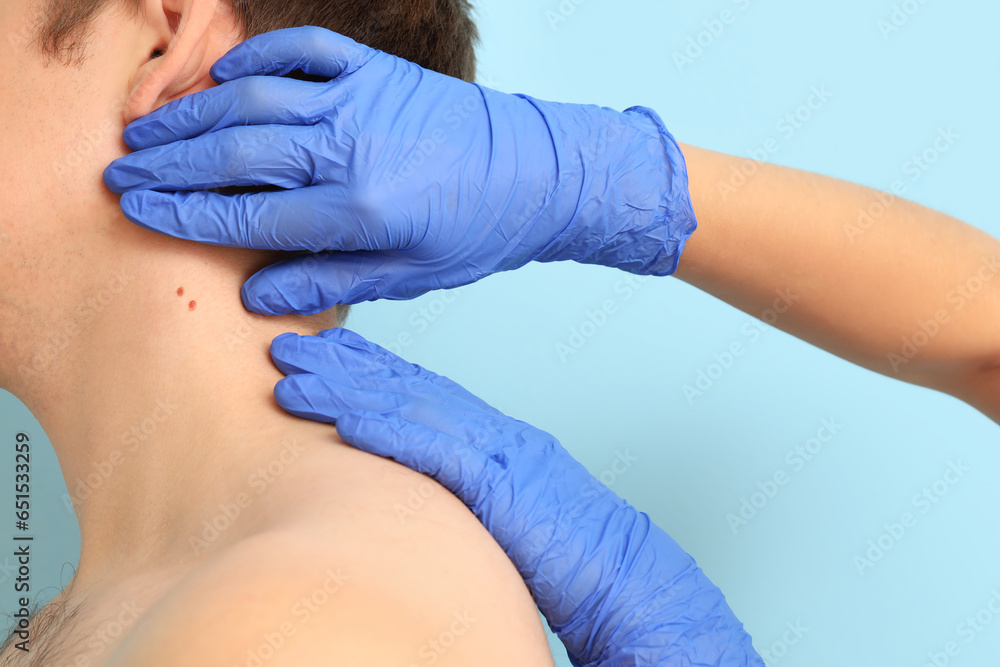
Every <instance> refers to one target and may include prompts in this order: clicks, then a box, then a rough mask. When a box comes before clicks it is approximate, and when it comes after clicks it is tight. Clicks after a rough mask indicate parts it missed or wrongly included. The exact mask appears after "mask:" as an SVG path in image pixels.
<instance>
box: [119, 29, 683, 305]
mask: <svg viewBox="0 0 1000 667" xmlns="http://www.w3.org/2000/svg"><path fill="white" fill-rule="evenodd" d="M296 70H302V71H304V72H306V73H308V74H310V75H313V76H314V77H326V78H330V79H331V80H330V81H329V82H316V81H304V80H298V79H292V78H285V77H281V76H255V75H269V74H279V75H283V74H288V73H289V72H293V71H296ZM211 74H212V77H213V78H214V79H215V80H216V81H219V82H224V83H222V85H220V86H218V87H215V88H211V89H208V90H205V91H201V92H198V93H195V94H193V95H189V96H186V97H184V98H181V99H179V100H175V101H174V102H172V103H170V104H167V105H166V106H164V107H162V108H160V109H158V110H157V111H155V112H154V113H152V114H150V115H148V116H145V117H143V118H140V119H138V120H136V121H135V122H133V123H132V124H130V125H129V126H128V127H127V128H126V130H125V135H124V136H125V141H126V143H127V144H128V145H129V146H130V147H131V148H132V149H134V150H138V152H136V153H133V154H130V155H128V156H126V157H124V158H121V159H119V160H116V161H115V162H113V163H112V164H111V166H110V167H109V168H108V169H107V170H106V171H105V175H104V179H105V182H106V183H107V185H108V187H109V188H110V189H111V190H113V191H114V192H116V193H125V194H124V196H123V197H122V200H121V206H122V210H123V211H124V213H125V215H126V216H127V217H128V218H129V219H130V220H132V221H133V222H135V223H137V224H139V225H142V226H143V227H147V228H149V229H154V230H157V231H160V232H163V233H165V234H170V235H173V236H178V237H182V238H186V239H191V240H195V241H201V242H204V243H210V244H216V245H230V246H240V247H247V248H261V249H263V248H268V249H273V250H309V251H313V252H319V251H325V250H332V251H356V252H351V253H349V254H343V253H337V252H331V253H324V254H323V255H321V256H320V257H318V258H313V257H307V258H298V259H291V260H288V261H284V262H281V263H278V264H275V265H272V266H269V267H267V268H265V269H264V270H262V271H261V272H259V273H258V274H257V275H255V276H253V277H252V278H250V280H249V281H247V283H246V285H245V287H244V290H243V299H244V303H245V305H246V307H247V308H248V309H250V310H251V311H254V312H257V313H262V314H283V313H288V312H296V313H307V314H312V313H316V312H319V311H320V310H323V309H326V308H329V307H330V306H333V305H334V304H337V303H356V302H360V301H366V300H372V299H378V298H387V299H408V298H412V297H415V296H418V295H420V294H423V293H425V292H428V291H430V290H433V289H442V288H452V287H457V286H460V285H465V284H468V283H471V282H474V281H476V280H479V279H480V278H482V277H484V276H486V275H489V274H491V273H495V272H497V271H504V270H508V269H514V268H517V267H520V266H522V265H524V264H526V263H527V262H529V261H531V260H537V261H542V262H549V261H555V260H570V259H572V260H576V261H579V262H585V263H589V264H603V265H605V266H612V267H618V268H621V269H624V270H626V271H630V272H632V273H637V274H648V275H658V276H663V275H669V274H671V273H673V272H674V270H675V269H676V267H677V263H678V260H679V257H680V254H681V252H682V250H683V247H684V244H685V242H686V241H687V239H688V237H689V236H690V235H691V233H692V232H693V231H694V229H695V226H696V222H695V217H694V212H693V210H692V208H691V203H690V195H689V194H688V183H687V172H686V167H685V163H684V158H683V156H682V155H681V151H680V149H679V148H678V146H677V144H676V142H675V141H674V139H673V137H672V136H671V135H670V133H669V132H667V130H666V128H665V127H664V126H663V124H662V122H661V121H660V118H659V117H658V116H657V115H656V114H655V113H654V112H653V111H651V110H649V109H645V108H642V107H634V108H632V109H629V110H628V111H626V112H624V113H619V112H617V111H614V110H612V109H607V108H601V107H597V106H584V105H577V104H556V103H552V102H543V101H540V100H536V99H533V98H530V97H527V96H524V95H509V94H506V93H500V92H497V91H495V90H490V89H488V88H484V87H482V86H479V85H477V84H472V83H467V82H464V81H461V80H459V79H455V78H451V77H447V76H444V75H441V74H438V73H436V72H432V71H429V70H425V69H423V68H421V67H420V66H418V65H415V64H413V63H411V62H408V61H406V60H401V59H399V58H396V57H394V56H391V55H388V54H386V53H383V52H381V51H376V50H373V49H370V48H368V47H366V46H363V45H360V44H358V43H356V42H354V41H352V40H351V39H348V38H347V37H344V36H342V35H339V34H337V33H333V32H330V31H328V30H324V29H322V28H314V27H307V28H292V29H286V30H279V31H276V32H273V33H268V34H264V35H259V36H256V37H253V38H251V39H249V40H247V41H246V42H244V43H242V44H240V45H239V46H237V47H236V48H234V49H233V50H232V51H230V52H229V53H228V54H227V55H226V56H224V57H223V58H221V59H220V60H219V61H218V62H217V63H215V65H214V66H213V68H212V70H211ZM229 186H243V187H248V186H278V187H280V188H284V189H285V190H284V191H277V192H274V191H272V192H260V193H252V194H238V195H227V194H220V193H215V192H206V191H205V190H210V189H213V188H220V187H229ZM317 259H318V262H317V261H316V260H317Z"/></svg>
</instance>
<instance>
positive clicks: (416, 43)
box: [38, 0, 479, 81]
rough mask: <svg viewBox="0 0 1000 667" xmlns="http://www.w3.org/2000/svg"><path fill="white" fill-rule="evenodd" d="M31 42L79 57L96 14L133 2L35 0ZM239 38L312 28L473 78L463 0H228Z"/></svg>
mask: <svg viewBox="0 0 1000 667" xmlns="http://www.w3.org/2000/svg"><path fill="white" fill-rule="evenodd" d="M41 1H42V3H43V6H44V11H43V12H42V14H41V16H40V22H39V30H38V44H39V46H40V47H41V49H42V51H43V53H45V54H47V55H49V56H52V57H55V58H58V59H59V60H62V61H63V62H67V63H69V62H72V61H74V60H78V59H80V58H82V57H83V56H84V54H85V51H86V47H87V38H88V37H89V34H88V33H87V28H88V27H89V25H90V21H91V20H92V19H93V17H94V15H95V14H96V13H97V11H98V10H99V9H101V8H103V7H104V6H105V5H107V4H108V3H109V2H116V3H118V4H121V5H123V6H124V7H125V8H127V9H130V10H133V11H136V10H138V5H139V1H140V0H41ZM227 2H229V3H230V5H231V6H232V8H233V11H234V13H235V15H236V17H237V19H238V20H239V21H240V22H241V23H242V24H243V29H244V33H245V34H244V37H253V36H254V35H259V34H261V33H264V32H270V31H271V30H278V29H279V28H293V27H296V26H302V25H315V26H320V27H322V28H326V29H328V30H333V31H334V32H339V33H341V34H343V35H347V36H348V37H350V38H351V39H353V40H355V41H358V42H361V43H362V44H367V45H368V46H370V47H372V48H375V49H379V50H381V51H385V52H386V53H391V54H392V55H394V56H399V57H400V58H405V59H407V60H410V61H412V62H415V63H417V64H418V65H420V66H421V67H425V68H427V69H432V70H435V71H437V72H441V73H442V74H447V75H448V76H453V77H456V78H459V79H465V80H466V81H472V80H473V79H475V77H476V56H475V48H476V43H477V42H478V40H479V33H478V30H477V28H476V23H475V21H474V20H473V18H472V7H471V5H470V4H469V0H361V1H359V0H227Z"/></svg>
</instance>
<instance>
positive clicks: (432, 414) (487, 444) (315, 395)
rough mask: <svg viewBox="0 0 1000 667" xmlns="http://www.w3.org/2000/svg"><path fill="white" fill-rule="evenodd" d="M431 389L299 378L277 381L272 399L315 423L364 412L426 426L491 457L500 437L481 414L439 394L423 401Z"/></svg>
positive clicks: (309, 376) (312, 376) (307, 376)
mask: <svg viewBox="0 0 1000 667" xmlns="http://www.w3.org/2000/svg"><path fill="white" fill-rule="evenodd" d="M427 388H430V385H426V384H425V385H424V386H423V387H417V388H415V389H413V390H411V389H409V388H402V389H400V388H399V386H398V385H394V384H393V383H390V386H389V387H386V388H381V389H379V388H374V387H363V388H356V387H354V386H351V385H350V384H347V383H344V382H340V381H337V380H334V379H331V378H330V377H327V376H322V375H315V374H312V373H299V374H293V375H289V376H288V377H285V378H282V379H281V380H279V381H278V383H277V384H276V385H275V388H274V397H275V400H277V402H278V404H279V405H280V406H281V407H282V408H284V409H285V410H287V411H288V412H291V413H293V414H296V415H298V416H300V417H305V418H307V419H312V420H313V421H321V422H331V421H332V422H337V421H338V420H339V419H340V417H341V415H343V414H344V413H345V412H349V411H352V410H366V411H369V412H377V413H379V414H381V415H384V416H386V417H392V418H394V419H398V420H403V421H406V422H408V423H412V424H422V425H424V426H426V427H427V428H429V429H433V430H434V431H437V432H439V433H445V434H447V435H449V436H451V437H453V438H455V439H456V440H457V441H461V442H463V443H465V446H466V447H473V448H475V449H481V450H483V451H484V452H487V451H488V452H489V453H493V450H494V449H495V447H494V446H493V445H494V442H493V441H495V440H497V439H498V435H499V432H497V433H496V434H494V435H493V436H492V437H491V435H490V433H491V431H490V428H489V425H488V422H487V421H485V420H484V418H483V416H482V415H481V413H479V414H477V413H470V412H468V411H467V410H463V409H462V406H461V405H458V404H457V403H458V401H457V399H452V400H451V401H448V400H447V399H446V398H444V397H442V396H441V395H440V394H438V395H432V396H430V397H426V396H422V395H421V393H423V392H422V391H421V389H424V390H426V389H427Z"/></svg>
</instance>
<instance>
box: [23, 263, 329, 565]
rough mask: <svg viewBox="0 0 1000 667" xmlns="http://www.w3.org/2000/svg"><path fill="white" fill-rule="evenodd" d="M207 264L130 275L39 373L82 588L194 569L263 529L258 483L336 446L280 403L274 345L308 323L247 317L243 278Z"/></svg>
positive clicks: (39, 401)
mask: <svg viewBox="0 0 1000 667" xmlns="http://www.w3.org/2000/svg"><path fill="white" fill-rule="evenodd" d="M206 252H208V251H206ZM182 264H183V263H182ZM201 265H203V266H211V267H212V268H211V270H204V271H199V270H197V269H194V268H192V265H191V263H190V262H188V268H189V269H191V270H189V271H187V272H183V271H178V274H177V275H175V276H169V275H163V272H157V273H154V272H152V271H134V272H133V275H129V274H128V270H126V273H124V274H123V276H124V282H125V283H126V284H125V287H124V289H123V290H122V291H121V293H120V294H119V295H116V296H115V297H114V298H113V299H112V300H111V303H109V304H108V305H107V307H106V310H105V312H104V316H102V317H99V318H96V319H95V320H94V321H93V322H92V323H91V324H90V325H89V326H88V327H87V328H86V330H85V331H84V332H83V333H79V334H77V335H76V337H75V338H74V339H73V340H72V341H71V342H70V344H68V345H67V346H66V348H65V349H64V351H63V352H62V358H60V359H58V360H57V363H53V364H51V367H50V368H49V369H48V372H43V373H40V374H38V375H37V377H36V378H35V381H36V382H37V383H38V386H35V387H34V388H33V390H32V391H30V392H29V394H30V395H31V398H30V400H26V401H25V402H26V404H27V405H28V407H29V408H30V409H31V410H32V411H33V412H34V414H35V416H36V417H37V418H38V419H39V422H40V423H41V424H42V427H43V428H44V429H45V431H46V433H47V435H48V436H49V438H50V440H51V442H52V444H53V447H54V449H55V451H56V454H57V455H58V458H59V463H60V467H61V469H62V472H63V476H64V478H65V481H66V486H67V489H68V490H69V493H70V496H71V498H72V500H73V504H74V507H75V509H76V512H77V517H78V520H79V523H80V532H81V555H80V564H79V568H78V570H77V579H76V581H77V582H79V581H81V580H89V581H91V582H102V581H111V580H115V579H120V578H121V577H122V576H126V575H127V574H128V573H133V572H135V573H139V572H142V571H147V570H150V569H155V568H157V567H161V566H166V565H167V564H169V565H171V566H172V565H174V564H176V563H179V562H184V561H187V560H190V561H192V562H194V561H196V560H197V559H199V558H201V557H204V556H205V555H206V554H210V553H213V552H214V551H215V550H217V549H220V548H223V547H224V546H225V545H227V544H229V543H231V542H233V541H235V540H238V539H239V538H240V537H241V536H243V535H246V534H249V533H252V532H253V531H255V530H257V529H260V528H261V526H258V525H255V524H254V522H255V521H257V520H258V518H259V517H260V516H263V514H264V513H261V512H254V511H245V510H246V509H247V507H246V506H247V505H248V504H250V503H252V502H255V501H256V502H257V505H258V507H262V506H263V503H264V502H269V501H270V500H271V499H272V498H268V499H267V500H266V501H264V500H258V498H257V495H258V493H259V490H260V486H261V485H264V486H267V485H268V484H270V481H269V480H271V479H273V477H274V476H275V474H276V473H279V472H280V471H279V470H278V468H281V469H282V470H284V469H285V468H288V467H289V466H291V467H294V465H295V462H296V461H297V460H298V459H299V458H300V457H301V456H302V453H303V452H304V451H306V445H311V446H313V447H315V445H316V443H317V442H323V441H326V442H329V441H332V440H334V439H335V438H336V436H335V432H334V430H333V429H332V428H331V427H330V426H329V425H326V424H319V423H314V422H308V421H305V420H301V419H298V418H295V417H292V416H291V415H289V414H287V413H286V412H284V411H283V410H281V409H280V408H279V407H278V406H277V404H276V403H275V401H274V398H273V388H274V384H275V382H277V381H278V380H279V379H280V378H281V377H282V374H281V372H280V371H278V370H277V368H275V367H274V365H273V364H272V363H271V359H270V355H269V353H268V348H269V345H270V341H271V339H272V338H273V337H274V336H276V335H278V334H279V333H282V332H284V331H288V330H297V331H299V332H301V333H307V332H309V331H308V328H307V324H308V323H306V322H304V321H302V320H295V319H293V320H292V321H289V320H287V319H276V318H264V317H260V316H257V315H254V314H251V313H248V312H247V311H245V310H244V309H243V307H242V304H241V303H240V300H239V285H240V281H241V280H242V279H243V278H244V277H245V275H242V274H239V273H237V272H234V273H233V274H232V275H224V274H220V272H219V270H218V268H217V265H208V264H206V263H205V262H201ZM180 273H186V275H187V277H188V279H187V280H181V278H180ZM272 495H273V494H272ZM241 514H242V516H240V515H241Z"/></svg>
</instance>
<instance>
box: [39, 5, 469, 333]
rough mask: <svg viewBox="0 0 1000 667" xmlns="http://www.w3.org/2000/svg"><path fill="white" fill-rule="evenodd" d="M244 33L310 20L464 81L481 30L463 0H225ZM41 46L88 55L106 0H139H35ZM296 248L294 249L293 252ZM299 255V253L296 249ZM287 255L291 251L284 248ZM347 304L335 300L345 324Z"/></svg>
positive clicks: (77, 57)
mask: <svg viewBox="0 0 1000 667" xmlns="http://www.w3.org/2000/svg"><path fill="white" fill-rule="evenodd" d="M226 1H227V2H229V3H230V6H231V7H232V8H233V12H234V14H235V16H236V19H237V20H238V21H239V22H240V23H242V25H243V31H244V35H243V36H244V37H246V38H249V37H253V36H254V35H259V34H261V33H265V32H270V31H272V30H278V29H280V28H293V27H296V26H302V25H314V26H319V27H322V28H326V29H328V30H333V31H334V32H339V33H341V34H342V35H347V36H348V37H350V38H351V39H353V40H355V41H357V42H360V43H362V44H366V45H368V46H370V47H372V48H375V49H379V50H381V51H385V52H386V53H390V54H392V55H394V56H399V57H400V58H405V59H406V60H409V61H412V62H415V63H417V64H418V65H420V66H421V67H424V68H426V69H432V70H435V71H437V72H440V73H442V74H447V75H448V76H453V77H456V78H459V79H464V80H466V81H472V80H474V79H475V77H476V44H477V43H478V41H479V31H478V29H477V28H476V23H475V21H474V20H473V18H472V7H471V5H470V4H469V0H226ZM41 2H42V3H43V11H42V13H41V15H40V16H39V23H38V33H37V40H38V45H39V47H40V48H41V51H42V52H43V53H44V54H45V55H47V56H49V57H52V58H56V59H58V60H60V61H62V62H64V63H66V64H72V63H79V62H81V61H82V60H83V59H84V58H85V57H86V51H87V46H88V42H89V38H90V37H91V35H90V33H89V31H88V28H89V27H90V23H91V20H92V19H93V17H94V15H95V14H96V13H97V12H98V11H99V10H100V9H102V8H103V7H104V6H106V5H107V4H108V3H110V2H115V3H118V4H119V5H121V6H122V7H123V8H124V9H126V10H129V11H133V12H137V11H138V10H139V2H140V0H41ZM296 254H300V253H296ZM301 254H305V253H301ZM285 256H286V257H289V256H292V255H291V254H287V253H286V254H285ZM347 312H348V306H337V308H336V319H337V322H338V323H339V324H343V322H344V320H345V319H346V317H347Z"/></svg>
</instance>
